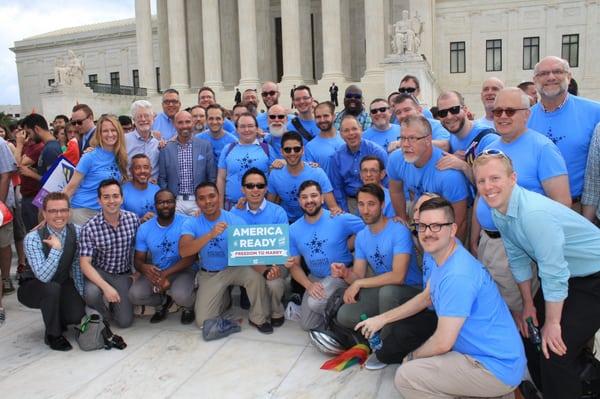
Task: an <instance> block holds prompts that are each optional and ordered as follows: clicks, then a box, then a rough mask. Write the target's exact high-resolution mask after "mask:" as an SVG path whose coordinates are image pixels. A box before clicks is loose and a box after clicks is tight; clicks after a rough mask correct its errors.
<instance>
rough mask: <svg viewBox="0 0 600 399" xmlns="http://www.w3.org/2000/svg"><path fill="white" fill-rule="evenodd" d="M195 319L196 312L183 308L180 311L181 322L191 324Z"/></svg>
mask: <svg viewBox="0 0 600 399" xmlns="http://www.w3.org/2000/svg"><path fill="white" fill-rule="evenodd" d="M195 319H196V313H194V311H193V310H192V309H183V310H182V311H181V324H192V323H193V322H194V320H195Z"/></svg>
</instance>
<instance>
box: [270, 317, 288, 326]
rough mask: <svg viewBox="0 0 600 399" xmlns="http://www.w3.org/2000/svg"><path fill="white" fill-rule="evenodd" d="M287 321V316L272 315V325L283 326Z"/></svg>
mask: <svg viewBox="0 0 600 399" xmlns="http://www.w3.org/2000/svg"><path fill="white" fill-rule="evenodd" d="M284 322H285V317H271V325H272V326H273V327H281V326H282V325H283V323H284Z"/></svg>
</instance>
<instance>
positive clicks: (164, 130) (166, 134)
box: [152, 112, 177, 140]
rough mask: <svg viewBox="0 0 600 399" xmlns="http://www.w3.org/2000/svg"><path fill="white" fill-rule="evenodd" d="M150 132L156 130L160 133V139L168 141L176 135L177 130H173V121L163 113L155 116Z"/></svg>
mask: <svg viewBox="0 0 600 399" xmlns="http://www.w3.org/2000/svg"><path fill="white" fill-rule="evenodd" d="M152 130H158V131H159V132H160V138H161V139H164V140H169V139H171V138H172V137H173V136H176V135H177V129H175V125H174V124H173V121H172V120H171V119H169V117H168V116H167V114H165V113H164V112H161V113H159V114H158V115H156V118H154V123H153V124H152Z"/></svg>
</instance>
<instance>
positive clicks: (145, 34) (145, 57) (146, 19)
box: [135, 0, 156, 95]
mask: <svg viewBox="0 0 600 399" xmlns="http://www.w3.org/2000/svg"><path fill="white" fill-rule="evenodd" d="M135 38H136V43H137V61H138V69H139V71H140V86H141V87H145V88H146V89H147V90H148V95H152V94H154V93H156V75H155V74H154V56H153V53H152V15H151V14H150V0H135Z"/></svg>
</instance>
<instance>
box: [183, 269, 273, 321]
mask: <svg viewBox="0 0 600 399" xmlns="http://www.w3.org/2000/svg"><path fill="white" fill-rule="evenodd" d="M197 279H198V292H197V293H196V304H195V306H194V310H195V312H196V324H197V325H198V327H202V324H203V323H204V320H206V319H212V318H214V317H217V316H220V315H221V314H223V312H224V311H225V309H226V308H227V305H228V304H229V301H228V296H229V293H228V292H227V288H228V287H229V286H230V285H239V286H242V287H244V288H246V291H247V292H248V298H249V299H250V313H249V315H248V318H249V319H250V321H252V322H253V323H254V324H257V325H261V324H263V323H264V322H266V321H267V320H268V317H269V297H268V294H267V284H266V283H265V282H266V280H265V278H264V277H263V276H262V275H260V274H259V273H257V272H255V271H254V269H252V268H251V267H247V266H238V267H227V268H225V269H224V270H221V271H219V272H214V273H212V272H207V271H204V270H200V271H199V272H198V274H197ZM226 296H227V298H225V297H226Z"/></svg>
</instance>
